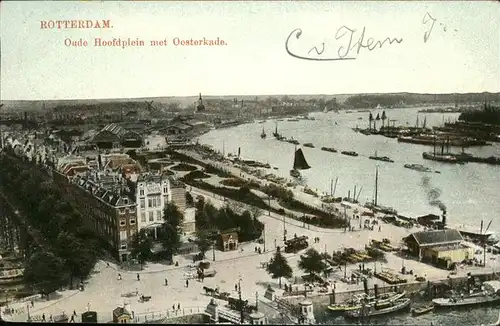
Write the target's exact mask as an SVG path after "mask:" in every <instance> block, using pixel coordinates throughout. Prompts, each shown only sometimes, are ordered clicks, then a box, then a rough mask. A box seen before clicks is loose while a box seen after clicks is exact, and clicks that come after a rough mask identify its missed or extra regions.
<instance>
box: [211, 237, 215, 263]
mask: <svg viewBox="0 0 500 326" xmlns="http://www.w3.org/2000/svg"><path fill="white" fill-rule="evenodd" d="M215 243H216V240H214V243H213V244H212V258H213V260H214V261H215Z"/></svg>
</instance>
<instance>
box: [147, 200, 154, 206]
mask: <svg viewBox="0 0 500 326" xmlns="http://www.w3.org/2000/svg"><path fill="white" fill-rule="evenodd" d="M148 207H153V200H152V199H151V198H148Z"/></svg>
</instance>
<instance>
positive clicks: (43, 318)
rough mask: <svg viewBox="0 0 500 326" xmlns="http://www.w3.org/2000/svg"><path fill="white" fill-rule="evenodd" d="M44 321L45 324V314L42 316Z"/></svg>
mask: <svg viewBox="0 0 500 326" xmlns="http://www.w3.org/2000/svg"><path fill="white" fill-rule="evenodd" d="M42 321H43V322H45V313H43V314H42Z"/></svg>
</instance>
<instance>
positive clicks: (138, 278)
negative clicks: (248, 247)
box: [137, 273, 141, 281]
mask: <svg viewBox="0 0 500 326" xmlns="http://www.w3.org/2000/svg"><path fill="white" fill-rule="evenodd" d="M137 280H138V281H140V280H141V276H140V275H139V273H137Z"/></svg>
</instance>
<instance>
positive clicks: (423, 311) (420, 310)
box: [411, 304, 434, 317]
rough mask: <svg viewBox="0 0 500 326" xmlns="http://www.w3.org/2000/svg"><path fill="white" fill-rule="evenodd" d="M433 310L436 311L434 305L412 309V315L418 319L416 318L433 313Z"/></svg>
mask: <svg viewBox="0 0 500 326" xmlns="http://www.w3.org/2000/svg"><path fill="white" fill-rule="evenodd" d="M432 310H434V305H432V304H430V305H427V306H423V307H418V308H412V309H411V315H412V316H414V317H416V316H420V315H424V314H427V313H429V312H431V311H432Z"/></svg>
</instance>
